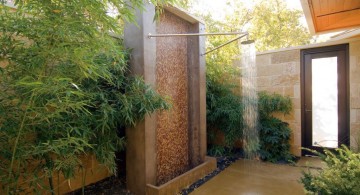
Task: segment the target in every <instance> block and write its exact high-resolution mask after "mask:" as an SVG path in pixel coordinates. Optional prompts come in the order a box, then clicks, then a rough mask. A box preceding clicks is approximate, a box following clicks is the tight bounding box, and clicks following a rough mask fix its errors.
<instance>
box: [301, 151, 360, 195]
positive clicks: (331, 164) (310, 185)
mask: <svg viewBox="0 0 360 195" xmlns="http://www.w3.org/2000/svg"><path fill="white" fill-rule="evenodd" d="M335 151H336V152H331V151H329V150H325V154H322V153H319V152H316V151H312V152H313V153H315V154H317V155H319V156H320V157H321V159H322V160H323V161H324V162H325V163H326V165H327V167H326V168H324V169H323V170H321V171H319V173H317V174H316V173H315V174H312V173H311V172H310V171H309V172H307V173H306V172H304V173H303V177H302V178H301V183H302V184H303V185H304V187H305V189H306V190H307V191H308V192H309V193H316V194H344V195H357V194H360V185H359V183H360V154H359V153H354V152H352V151H351V150H349V149H348V148H347V147H346V146H342V147H341V148H338V149H335Z"/></svg>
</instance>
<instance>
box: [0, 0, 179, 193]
mask: <svg viewBox="0 0 360 195" xmlns="http://www.w3.org/2000/svg"><path fill="white" fill-rule="evenodd" d="M130 2H131V3H132V5H133V6H132V7H129V6H126V4H125V3H124V2H123V1H122V0H103V1H100V0H99V1H87V0H77V1H60V0H53V1H37V0H26V1H25V0H23V1H21V0H17V1H16V3H17V6H18V7H17V9H16V11H11V10H9V8H7V7H5V6H0V32H1V33H0V45H1V47H0V64H3V63H5V64H7V66H6V67H5V68H1V69H0V70H1V71H0V74H1V76H0V89H1V91H2V92H1V93H0V148H1V150H0V159H1V165H0V183H1V184H2V186H3V187H6V189H5V190H6V192H7V194H14V193H18V192H19V190H21V189H19V187H22V185H20V184H19V179H20V177H21V180H22V181H23V182H29V185H31V186H30V187H33V189H38V187H39V186H41V187H42V188H44V189H49V190H50V192H51V193H54V191H53V189H52V188H53V186H52V185H51V184H52V175H53V173H55V172H60V173H63V174H64V176H65V178H71V177H73V176H74V171H75V170H76V169H77V168H80V169H81V168H83V166H84V165H83V164H82V161H81V160H80V159H81V156H83V155H87V154H95V155H96V158H97V160H98V161H99V162H101V163H102V164H104V165H105V166H106V167H107V168H108V169H109V171H111V172H112V173H116V166H115V152H116V151H119V150H121V149H122V148H123V147H124V138H122V137H119V136H118V132H117V130H118V129H119V128H120V127H124V126H131V125H134V124H135V123H136V121H138V120H141V119H142V118H143V117H144V116H145V115H146V114H149V113H152V112H154V111H155V110H158V109H166V108H167V107H168V105H167V104H166V103H165V101H164V99H163V98H162V97H160V96H159V95H158V94H157V93H155V92H154V90H152V89H151V88H150V87H149V86H147V85H145V84H144V82H143V80H142V79H141V78H138V77H130V76H129V75H130V73H129V71H128V68H127V59H128V52H127V51H126V50H125V49H124V47H123V44H122V43H121V41H119V40H116V39H114V38H113V37H110V36H109V32H115V33H119V32H120V29H121V26H119V25H118V20H117V18H121V19H123V20H126V21H130V22H132V21H134V10H133V9H134V8H139V7H140V8H141V7H143V1H142V0H131V1H130ZM151 2H153V3H154V4H156V5H163V4H165V3H168V2H175V0H161V1H157V0H152V1H151ZM109 6H111V7H112V8H114V9H115V10H117V12H118V13H119V14H118V17H117V18H116V17H110V16H108V15H107V14H106V12H107V10H108V7H109ZM44 179H48V180H49V183H50V187H46V186H44V185H45V184H44Z"/></svg>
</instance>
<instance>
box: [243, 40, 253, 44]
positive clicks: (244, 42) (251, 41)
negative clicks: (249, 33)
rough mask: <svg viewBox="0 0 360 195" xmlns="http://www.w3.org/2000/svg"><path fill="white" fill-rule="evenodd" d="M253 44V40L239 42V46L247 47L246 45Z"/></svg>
mask: <svg viewBox="0 0 360 195" xmlns="http://www.w3.org/2000/svg"><path fill="white" fill-rule="evenodd" d="M254 42H255V41H254V40H246V41H243V42H241V45H248V44H252V43H254Z"/></svg>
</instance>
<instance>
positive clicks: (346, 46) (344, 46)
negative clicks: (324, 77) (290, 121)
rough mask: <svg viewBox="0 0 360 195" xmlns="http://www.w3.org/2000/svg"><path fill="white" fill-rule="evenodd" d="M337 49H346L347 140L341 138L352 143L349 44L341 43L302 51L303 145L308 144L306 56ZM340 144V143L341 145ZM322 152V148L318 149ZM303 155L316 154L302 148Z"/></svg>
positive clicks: (342, 142) (345, 142)
mask: <svg viewBox="0 0 360 195" xmlns="http://www.w3.org/2000/svg"><path fill="white" fill-rule="evenodd" d="M337 51H345V75H344V77H345V79H346V81H345V82H346V93H345V94H344V95H345V98H344V99H345V101H346V108H345V110H346V111H345V113H343V115H344V119H345V122H344V128H345V129H344V130H343V132H344V133H343V134H346V137H347V138H346V139H345V140H340V139H339V142H340V143H341V144H345V145H347V146H349V145H350V104H349V103H350V82H349V80H350V79H349V44H341V45H333V46H325V47H319V48H310V49H303V50H301V51H300V80H301V81H300V90H301V147H305V145H306V135H307V131H306V120H305V119H306V112H305V109H306V108H305V98H306V97H305V81H306V79H305V56H306V55H309V54H310V55H311V54H320V53H327V52H337ZM341 144H339V145H341ZM318 151H319V152H322V151H321V150H318ZM301 155H302V156H305V155H314V154H312V153H310V152H308V151H306V150H303V149H302V150H301Z"/></svg>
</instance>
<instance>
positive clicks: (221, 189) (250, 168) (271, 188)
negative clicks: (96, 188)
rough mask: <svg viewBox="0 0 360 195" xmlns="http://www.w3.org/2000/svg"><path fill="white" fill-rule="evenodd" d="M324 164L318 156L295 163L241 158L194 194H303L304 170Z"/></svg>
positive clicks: (193, 194)
mask: <svg viewBox="0 0 360 195" xmlns="http://www.w3.org/2000/svg"><path fill="white" fill-rule="evenodd" d="M322 166H323V165H322V163H321V161H320V160H319V159H317V158H309V157H305V158H302V159H301V160H300V161H299V162H298V163H297V165H296V166H290V165H279V164H271V163H263V162H259V161H251V160H238V161H236V162H235V163H234V164H232V165H231V166H229V167H228V168H227V169H225V170H224V171H223V172H221V173H220V174H219V175H217V176H215V177H214V178H212V179H211V180H209V181H208V182H207V183H205V184H204V185H202V186H200V187H199V188H198V189H196V190H195V191H194V192H192V193H191V195H235V194H236V195H237V194H241V195H255V194H256V195H272V194H274V195H282V194H284V195H288V194H291V195H297V194H299V195H300V194H301V195H302V194H305V192H304V189H303V186H302V184H300V183H299V179H300V178H301V176H302V174H301V172H302V171H303V170H305V171H306V170H307V169H308V168H307V167H322ZM312 171H315V169H312Z"/></svg>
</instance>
